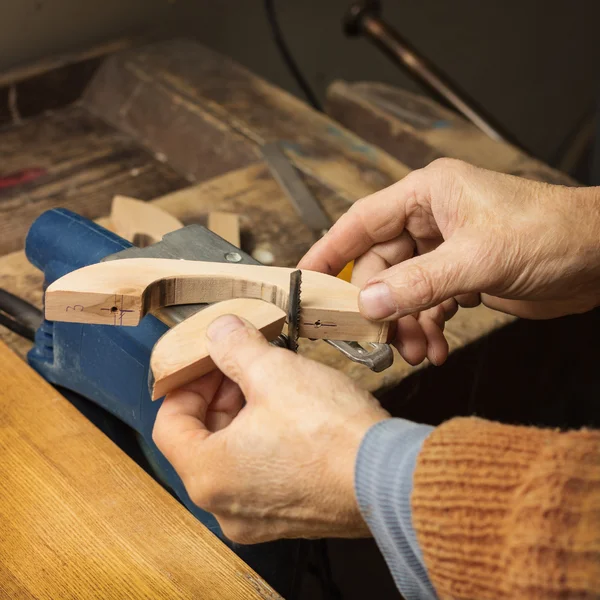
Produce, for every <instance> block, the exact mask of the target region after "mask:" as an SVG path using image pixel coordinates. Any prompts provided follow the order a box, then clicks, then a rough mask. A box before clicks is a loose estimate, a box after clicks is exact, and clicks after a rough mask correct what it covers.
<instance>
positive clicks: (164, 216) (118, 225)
mask: <svg viewBox="0 0 600 600" xmlns="http://www.w3.org/2000/svg"><path fill="white" fill-rule="evenodd" d="M110 223H111V229H112V231H114V232H115V233H116V234H117V235H120V236H121V237H122V238H125V239H126V240H128V241H129V242H131V243H135V244H136V245H137V246H140V245H142V244H140V243H136V241H137V242H139V241H140V239H143V241H144V242H145V243H144V244H143V245H145V246H147V245H149V244H155V243H156V242H160V240H162V238H163V236H164V235H166V234H167V233H171V231H176V230H177V229H181V228H182V227H183V223H182V222H181V221H180V220H179V219H178V218H176V217H174V216H173V215H171V214H170V213H168V212H167V211H165V210H163V209H161V208H160V207H159V206H156V205H155V204H152V203H151V202H143V201H142V200H136V199H135V198H128V197H127V196H115V197H114V198H113V202H112V206H111V210H110Z"/></svg>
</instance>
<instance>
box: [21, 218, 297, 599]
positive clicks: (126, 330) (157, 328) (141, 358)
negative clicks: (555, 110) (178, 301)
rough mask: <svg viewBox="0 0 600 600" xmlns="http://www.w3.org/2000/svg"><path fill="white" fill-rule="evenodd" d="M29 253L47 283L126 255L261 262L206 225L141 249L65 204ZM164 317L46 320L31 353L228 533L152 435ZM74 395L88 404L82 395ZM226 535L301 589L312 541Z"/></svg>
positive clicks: (39, 227) (181, 311)
mask: <svg viewBox="0 0 600 600" xmlns="http://www.w3.org/2000/svg"><path fill="white" fill-rule="evenodd" d="M25 253H26V255H27V258H28V259H29V261H30V262H31V263H32V264H33V265H35V266H36V267H37V268H38V269H40V270H41V271H42V272H43V273H44V278H45V286H47V285H49V284H51V283H52V282H53V281H55V280H56V279H58V278H59V277H62V276H63V275H65V274H67V273H69V272H71V271H73V270H75V269H79V268H81V267H84V266H87V265H91V264H94V263H97V262H100V261H103V260H116V259H119V258H121V257H122V258H134V257H138V256H145V257H160V258H183V259H189V260H198V259H202V260H209V261H216V262H227V261H229V262H242V263H251V264H256V261H255V260H254V259H253V258H252V257H250V256H248V255H247V254H245V253H244V252H242V251H241V250H240V249H239V248H236V247H235V246H232V245H231V244H229V243H228V242H226V241H225V240H223V239H222V238H220V237H219V236H217V235H215V234H213V233H211V232H210V231H208V230H207V229H206V228H204V227H201V226H199V225H191V226H189V227H186V228H184V229H181V230H179V231H175V232H173V233H171V234H168V235H167V236H165V237H164V238H163V241H162V242H160V243H159V244H155V245H153V246H149V247H147V248H144V249H140V248H136V247H134V246H132V244H130V243H129V242H128V241H126V240H124V239H123V238H121V237H119V236H118V235H115V234H113V233H112V232H110V231H108V230H107V229H105V228H104V227H101V226H100V225H98V224H96V223H94V222H92V221H90V220H88V219H85V218H83V217H81V216H79V215H77V214H75V213H73V212H71V211H69V210H65V209H53V210H49V211H47V212H45V213H43V214H42V215H41V216H40V217H38V219H37V220H36V221H35V222H34V223H33V224H32V226H31V228H30V230H29V233H28V235H27V240H26V245H25ZM201 308H202V306H198V305H195V306H177V307H172V308H168V309H163V310H162V311H161V314H160V318H161V319H162V321H166V322H167V323H169V324H170V325H172V324H175V323H177V322H179V321H181V320H182V319H185V318H187V316H190V315H191V314H193V313H194V312H197V311H198V310H200V309H201ZM162 321H161V320H159V319H158V318H156V317H155V316H153V315H148V316H146V317H145V318H144V319H143V320H142V322H141V323H140V325H138V326H137V327H107V326H102V325H87V324H86V325H84V324H77V323H62V322H61V323H59V322H50V321H46V320H44V321H43V323H42V325H41V326H40V328H39V329H38V331H37V332H36V335H35V345H34V346H33V348H32V349H31V351H30V352H29V354H28V357H27V358H28V361H29V364H30V365H31V366H32V367H33V368H34V369H35V370H36V371H37V372H38V373H40V374H41V375H42V376H43V377H44V378H45V379H47V380H48V381H49V382H50V383H52V384H54V385H56V386H59V387H61V388H64V389H66V390H70V391H72V392H75V393H76V394H78V395H79V396H81V397H83V398H85V399H87V400H89V401H91V403H93V405H94V406H92V409H93V410H85V409H84V410H82V412H84V414H86V416H88V417H90V415H91V420H92V421H94V422H95V423H96V424H97V425H98V426H99V427H100V428H101V429H103V430H104V428H103V424H104V423H105V422H106V420H107V419H113V418H116V420H118V422H120V423H119V426H121V425H120V424H121V423H122V424H125V426H126V427H125V429H127V430H128V432H129V435H130V436H131V438H133V440H134V444H135V445H136V456H135V457H134V458H136V460H138V462H139V463H140V464H141V466H143V467H144V468H145V469H146V470H147V471H148V472H149V473H150V474H151V475H152V476H153V477H154V478H155V479H157V480H158V481H159V482H160V483H161V484H162V485H163V486H164V487H166V488H167V489H168V490H169V491H170V492H171V493H172V494H174V495H175V496H176V497H177V498H178V499H179V500H180V501H181V502H182V503H183V504H184V505H185V506H186V507H187V509H188V510H189V511H190V512H191V513H193V514H194V516H195V517H196V518H197V519H198V520H199V521H201V522H202V523H203V524H204V525H205V526H206V527H208V528H209V529H210V530H212V531H213V532H214V533H215V534H216V535H218V536H219V537H221V538H222V539H224V538H223V535H222V533H221V530H220V527H219V525H218V523H217V521H216V519H215V518H214V517H213V515H211V514H210V513H207V512H205V511H203V510H201V509H200V508H198V507H197V506H196V505H195V504H194V503H193V502H192V501H191V500H190V498H189V496H188V495H187V492H186V491H185V487H184V486H183V483H182V482H181V480H180V478H179V476H178V475H177V473H176V472H175V470H174V469H173V468H172V467H171V465H170V464H169V462H168V461H167V460H166V459H165V458H164V456H163V455H162V454H161V452H160V451H159V450H158V448H157V447H156V445H155V444H154V442H153V441H152V428H153V426H154V421H155V418H156V413H157V411H158V409H159V407H160V404H161V402H160V401H158V402H152V401H151V397H150V394H149V389H148V381H149V364H150V355H151V352H152V348H153V347H154V344H155V343H156V341H157V340H158V339H159V338H160V337H161V336H162V335H163V334H164V333H165V332H166V331H167V329H168V325H167V324H166V323H165V322H162ZM66 396H67V398H69V399H70V400H71V401H73V400H72V395H69V394H68V393H67V394H66ZM73 403H74V404H75V405H76V406H77V407H78V408H80V407H81V402H79V403H77V402H73ZM97 407H100V408H97ZM80 410H81V408H80ZM106 413H109V414H108V415H107V414H106ZM110 415H112V417H111V416H110ZM113 420H114V419H113ZM113 440H114V437H113ZM115 441H117V443H119V441H120V440H115ZM119 445H121V444H119ZM124 449H125V450H126V448H124ZM139 456H141V458H138V457H139ZM91 483H92V484H93V482H91ZM224 541H225V542H226V543H227V544H228V545H229V546H230V547H231V548H232V549H233V550H234V551H235V552H236V553H237V554H238V555H239V556H240V557H241V558H242V559H243V560H244V561H246V562H247V563H248V564H249V565H250V566H251V567H252V568H254V569H255V570H256V571H257V572H258V573H259V574H260V575H261V576H262V577H263V578H264V579H265V580H266V581H268V582H269V583H270V584H271V585H272V586H273V587H274V588H275V589H276V590H277V591H278V592H279V593H281V594H282V595H284V596H285V597H292V596H293V590H292V587H291V586H292V585H293V581H294V576H295V574H297V573H299V572H301V571H302V570H303V565H299V564H298V563H299V561H303V560H304V558H303V557H304V556H305V555H306V551H305V550H306V547H307V543H306V542H305V541H302V540H281V541H277V542H271V543H267V544H258V545H255V546H241V545H239V544H233V543H231V542H229V541H228V540H226V539H224Z"/></svg>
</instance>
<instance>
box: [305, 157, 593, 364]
mask: <svg viewBox="0 0 600 600" xmlns="http://www.w3.org/2000/svg"><path fill="white" fill-rule="evenodd" d="M351 260H354V261H355V265H354V271H353V275H352V282H353V283H354V284H356V285H358V286H360V287H361V288H363V289H362V292H361V294H360V302H359V304H360V310H361V313H362V314H363V315H364V316H365V317H367V318H369V319H372V320H396V321H397V340H396V345H397V347H398V349H399V351H400V353H401V354H402V356H403V357H404V358H405V359H406V360H407V361H408V362H409V363H411V364H418V363H420V362H421V361H422V360H424V359H425V357H428V358H429V359H430V360H431V361H432V362H433V363H434V364H441V363H442V362H443V361H444V360H445V359H446V357H447V355H448V345H447V342H446V340H445V338H444V335H443V329H444V322H445V320H447V319H448V318H450V317H451V316H453V315H454V313H455V312H456V310H457V309H458V306H459V305H461V306H467V307H468V306H476V305H477V304H479V303H480V302H483V303H484V304H485V305H487V306H489V307H491V308H495V309H497V310H501V311H503V312H506V313H509V314H512V315H516V316H519V317H525V318H534V319H544V318H551V317H558V316H562V315H567V314H572V313H581V312H585V311H587V310H590V309H592V308H594V307H595V306H598V305H599V304H600V188H587V189H586V188H568V187H564V186H557V185H549V184H545V183H539V182H535V181H529V180H526V179H521V178H518V177H514V176H510V175H503V174H500V173H495V172H492V171H487V170H485V169H480V168H477V167H474V166H471V165H469V164H467V163H464V162H462V161H458V160H453V159H440V160H436V161H434V162H433V163H431V164H430V165H429V166H427V167H425V168H424V169H419V170H417V171H413V172H412V173H410V174H409V175H408V176H406V177H405V178H404V179H402V180H401V181H399V182H398V183H396V184H394V185H392V186H390V187H388V188H386V189H384V190H381V191H379V192H377V193H375V194H372V195H371V196H368V197H366V198H363V199H362V200H360V201H358V202H356V203H355V204H354V205H353V206H352V207H351V208H350V209H349V210H348V212H347V213H346V214H344V215H343V216H342V217H341V218H340V219H339V221H338V222H337V223H336V224H335V225H334V226H333V227H332V228H331V229H330V230H329V232H328V233H327V234H326V235H325V236H324V237H323V238H322V239H321V240H319V241H318V242H317V243H316V244H315V245H314V246H313V247H312V248H311V250H309V252H308V253H307V254H306V256H305V257H304V258H303V259H302V260H301V261H300V263H299V265H298V266H299V267H300V268H302V269H309V270H313V271H320V272H323V273H329V274H331V275H336V274H337V273H339V271H340V270H341V269H342V268H343V267H344V265H346V264H347V263H348V262H350V261H351Z"/></svg>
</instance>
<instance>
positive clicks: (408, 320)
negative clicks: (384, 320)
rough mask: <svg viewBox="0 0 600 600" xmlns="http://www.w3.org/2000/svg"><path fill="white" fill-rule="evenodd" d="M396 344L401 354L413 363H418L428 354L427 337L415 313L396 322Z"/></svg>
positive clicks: (408, 361)
mask: <svg viewBox="0 0 600 600" xmlns="http://www.w3.org/2000/svg"><path fill="white" fill-rule="evenodd" d="M394 346H396V348H397V349H398V352H399V353H400V356H402V358H403V359H404V360H405V361H406V362H407V363H409V364H411V365H418V364H419V363H421V362H423V361H424V360H425V357H426V356H427V338H426V337H425V334H424V332H423V329H422V328H421V326H420V325H419V322H418V321H417V319H416V318H415V317H414V316H413V315H409V316H407V317H404V318H402V319H399V320H398V322H397V324H396V338H395V341H394Z"/></svg>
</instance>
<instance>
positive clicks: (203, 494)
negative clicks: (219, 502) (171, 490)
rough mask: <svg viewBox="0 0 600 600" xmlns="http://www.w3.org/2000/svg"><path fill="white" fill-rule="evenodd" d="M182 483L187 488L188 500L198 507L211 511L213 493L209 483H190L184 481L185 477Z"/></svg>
mask: <svg viewBox="0 0 600 600" xmlns="http://www.w3.org/2000/svg"><path fill="white" fill-rule="evenodd" d="M183 483H184V485H185V488H186V490H187V493H188V496H189V497H190V500H191V501H192V502H193V503H194V504H195V505H196V506H199V507H200V508H203V509H204V510H206V511H208V512H212V510H214V508H215V502H214V500H215V493H214V491H213V490H212V489H211V486H210V485H207V483H206V482H203V483H198V482H196V481H192V482H191V483H190V482H189V480H188V481H186V478H184V479H183Z"/></svg>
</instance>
